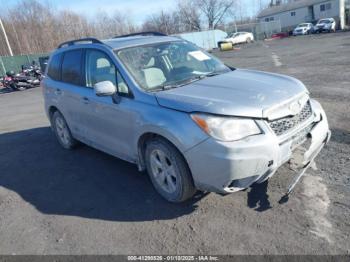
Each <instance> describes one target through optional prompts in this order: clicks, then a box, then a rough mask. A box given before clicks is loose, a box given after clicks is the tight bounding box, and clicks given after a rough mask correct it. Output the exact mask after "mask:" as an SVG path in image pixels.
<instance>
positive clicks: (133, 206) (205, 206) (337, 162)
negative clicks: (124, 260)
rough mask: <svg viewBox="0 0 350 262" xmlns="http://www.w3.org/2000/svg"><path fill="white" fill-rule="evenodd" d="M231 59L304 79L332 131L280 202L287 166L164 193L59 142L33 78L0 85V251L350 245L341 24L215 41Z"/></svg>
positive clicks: (349, 146)
mask: <svg viewBox="0 0 350 262" xmlns="http://www.w3.org/2000/svg"><path fill="white" fill-rule="evenodd" d="M216 55H218V56H219V57H221V58H222V59H223V60H225V62H227V63H228V64H231V65H233V66H235V67H241V68H253V69H258V70H264V71H272V72H278V73H283V74H288V75H291V76H294V77H297V78H299V79H300V80H302V81H303V82H304V83H305V84H306V85H307V87H308V88H309V90H310V91H311V95H312V96H313V97H314V98H317V99H318V100H319V101H320V102H321V103H322V105H323V106H324V108H325V110H326V112H327V114H328V117H329V122H330V126H331V129H332V132H333V137H332V140H331V142H330V143H329V145H328V146H327V147H326V148H325V149H324V150H323V151H322V152H321V154H320V155H319V156H318V158H317V163H318V170H317V171H309V172H308V174H307V175H306V176H305V177H304V178H303V179H302V181H301V183H300V184H298V186H297V187H296V189H295V192H294V193H293V195H292V196H291V197H290V199H289V201H288V202H287V203H285V204H279V203H278V202H279V200H280V198H281V196H282V194H283V193H284V191H285V189H286V187H287V185H288V184H289V183H290V181H291V178H292V177H291V175H292V173H291V172H290V171H289V170H288V169H287V168H286V167H282V168H281V169H280V170H279V172H278V173H277V174H276V175H275V176H274V177H273V178H272V179H271V180H270V181H269V182H268V183H264V184H262V185H258V186H253V187H252V188H250V189H248V190H246V191H243V192H238V193H235V194H231V195H228V196H225V197H223V196H219V195H216V194H198V195H196V197H195V198H194V199H193V200H192V201H190V202H187V203H184V204H178V205H175V204H170V203H167V202H165V201H164V200H163V199H162V198H160V197H159V195H158V194H157V193H156V192H155V191H154V189H153V188H152V186H151V183H150V181H149V180H148V177H147V176H145V175H144V174H142V173H138V171H137V168H136V167H135V166H133V165H131V164H128V163H126V162H124V161H121V160H118V159H116V158H113V157H111V156H109V155H106V154H104V153H101V152H99V151H96V150H94V149H92V148H89V147H87V146H81V147H80V148H78V149H77V150H75V151H65V150H64V149H62V148H61V147H60V146H59V145H58V143H57V142H56V140H55V138H54V135H53V134H52V133H51V130H50V128H49V127H48V121H47V119H46V116H45V114H44V112H43V100H42V97H41V90H40V89H39V88H37V89H32V90H26V91H23V92H15V93H8V94H1V95H0V254H168V253H170V254H200V253H201V254H208V253H210V254H350V237H349V234H350V201H349V200H350V102H349V100H350V89H349V87H350V70H349V68H350V33H337V34H324V35H317V36H306V37H297V38H289V39H282V40H275V41H271V42H264V43H263V42H259V43H254V44H250V45H247V46H242V48H241V50H239V51H229V52H223V53H220V52H217V53H216Z"/></svg>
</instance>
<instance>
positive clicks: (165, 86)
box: [150, 72, 220, 92]
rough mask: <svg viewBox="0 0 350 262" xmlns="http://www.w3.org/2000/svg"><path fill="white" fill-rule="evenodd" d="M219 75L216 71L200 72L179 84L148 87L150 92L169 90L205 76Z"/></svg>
mask: <svg viewBox="0 0 350 262" xmlns="http://www.w3.org/2000/svg"><path fill="white" fill-rule="evenodd" d="M217 75H220V73H218V72H210V73H208V74H202V75H197V76H195V77H191V78H189V79H187V80H185V81H183V82H181V83H179V84H166V85H160V86H157V87H154V88H152V89H150V91H151V92H157V91H165V90H169V89H173V88H177V87H181V86H185V85H189V84H192V83H194V82H196V81H199V80H202V79H204V78H206V77H212V76H217Z"/></svg>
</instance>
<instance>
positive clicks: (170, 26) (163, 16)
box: [142, 10, 180, 34]
mask: <svg viewBox="0 0 350 262" xmlns="http://www.w3.org/2000/svg"><path fill="white" fill-rule="evenodd" d="M179 26H180V21H179V16H178V14H177V13H176V12H173V13H168V12H165V11H163V10H162V11H160V12H159V13H158V14H153V15H152V16H150V17H148V18H147V19H146V21H145V22H144V23H143V26H142V29H143V31H156V32H161V33H164V34H175V33H178V32H179V31H178V28H179Z"/></svg>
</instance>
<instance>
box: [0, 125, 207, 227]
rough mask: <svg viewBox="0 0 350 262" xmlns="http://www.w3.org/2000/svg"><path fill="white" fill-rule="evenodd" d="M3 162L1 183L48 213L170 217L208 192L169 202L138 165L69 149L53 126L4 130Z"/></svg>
mask: <svg viewBox="0 0 350 262" xmlns="http://www.w3.org/2000/svg"><path fill="white" fill-rule="evenodd" d="M0 166H1V168H0V169H1V171H0V186H3V187H5V188H7V189H9V190H12V191H14V192H16V193H18V194H19V195H20V196H21V197H22V198H23V199H24V200H25V201H27V202H29V203H30V204H32V205H33V206H34V207H35V208H36V209H37V210H39V211H40V212H42V213H44V214H55V215H67V216H79V217H85V218H92V219H102V220H111V221H151V220H166V219H173V218H177V217H180V216H183V215H187V214H190V213H192V212H193V211H195V210H196V208H197V204H196V203H197V202H198V201H200V200H201V199H202V198H203V197H205V195H206V194H204V193H198V194H197V195H196V196H195V197H194V198H193V199H191V200H189V201H188V202H185V203H181V204H172V203H169V202H167V201H165V200H163V199H162V198H161V197H160V196H159V195H158V193H157V192H156V191H155V190H154V189H153V187H152V185H151V182H150V180H149V179H148V176H147V175H144V173H140V172H138V170H137V167H136V166H135V165H133V164H130V163H128V162H125V161H122V160H119V159H117V158H114V157H112V156H109V155H107V154H104V153H101V152H100V151H97V150H95V149H92V148H90V147H87V146H84V145H81V146H79V147H78V148H77V149H76V150H72V151H67V150H64V149H62V148H61V147H60V146H59V144H58V142H56V139H55V137H54V135H53V133H52V132H51V130H50V128H49V127H42V128H35V129H29V130H22V131H17V132H11V133H5V134H0Z"/></svg>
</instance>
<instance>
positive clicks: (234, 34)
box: [229, 33, 239, 37]
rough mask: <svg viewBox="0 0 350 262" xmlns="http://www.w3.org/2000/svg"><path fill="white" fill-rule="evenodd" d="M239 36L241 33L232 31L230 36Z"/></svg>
mask: <svg viewBox="0 0 350 262" xmlns="http://www.w3.org/2000/svg"><path fill="white" fill-rule="evenodd" d="M236 36H239V33H232V34H231V35H230V36H229V37H236Z"/></svg>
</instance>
